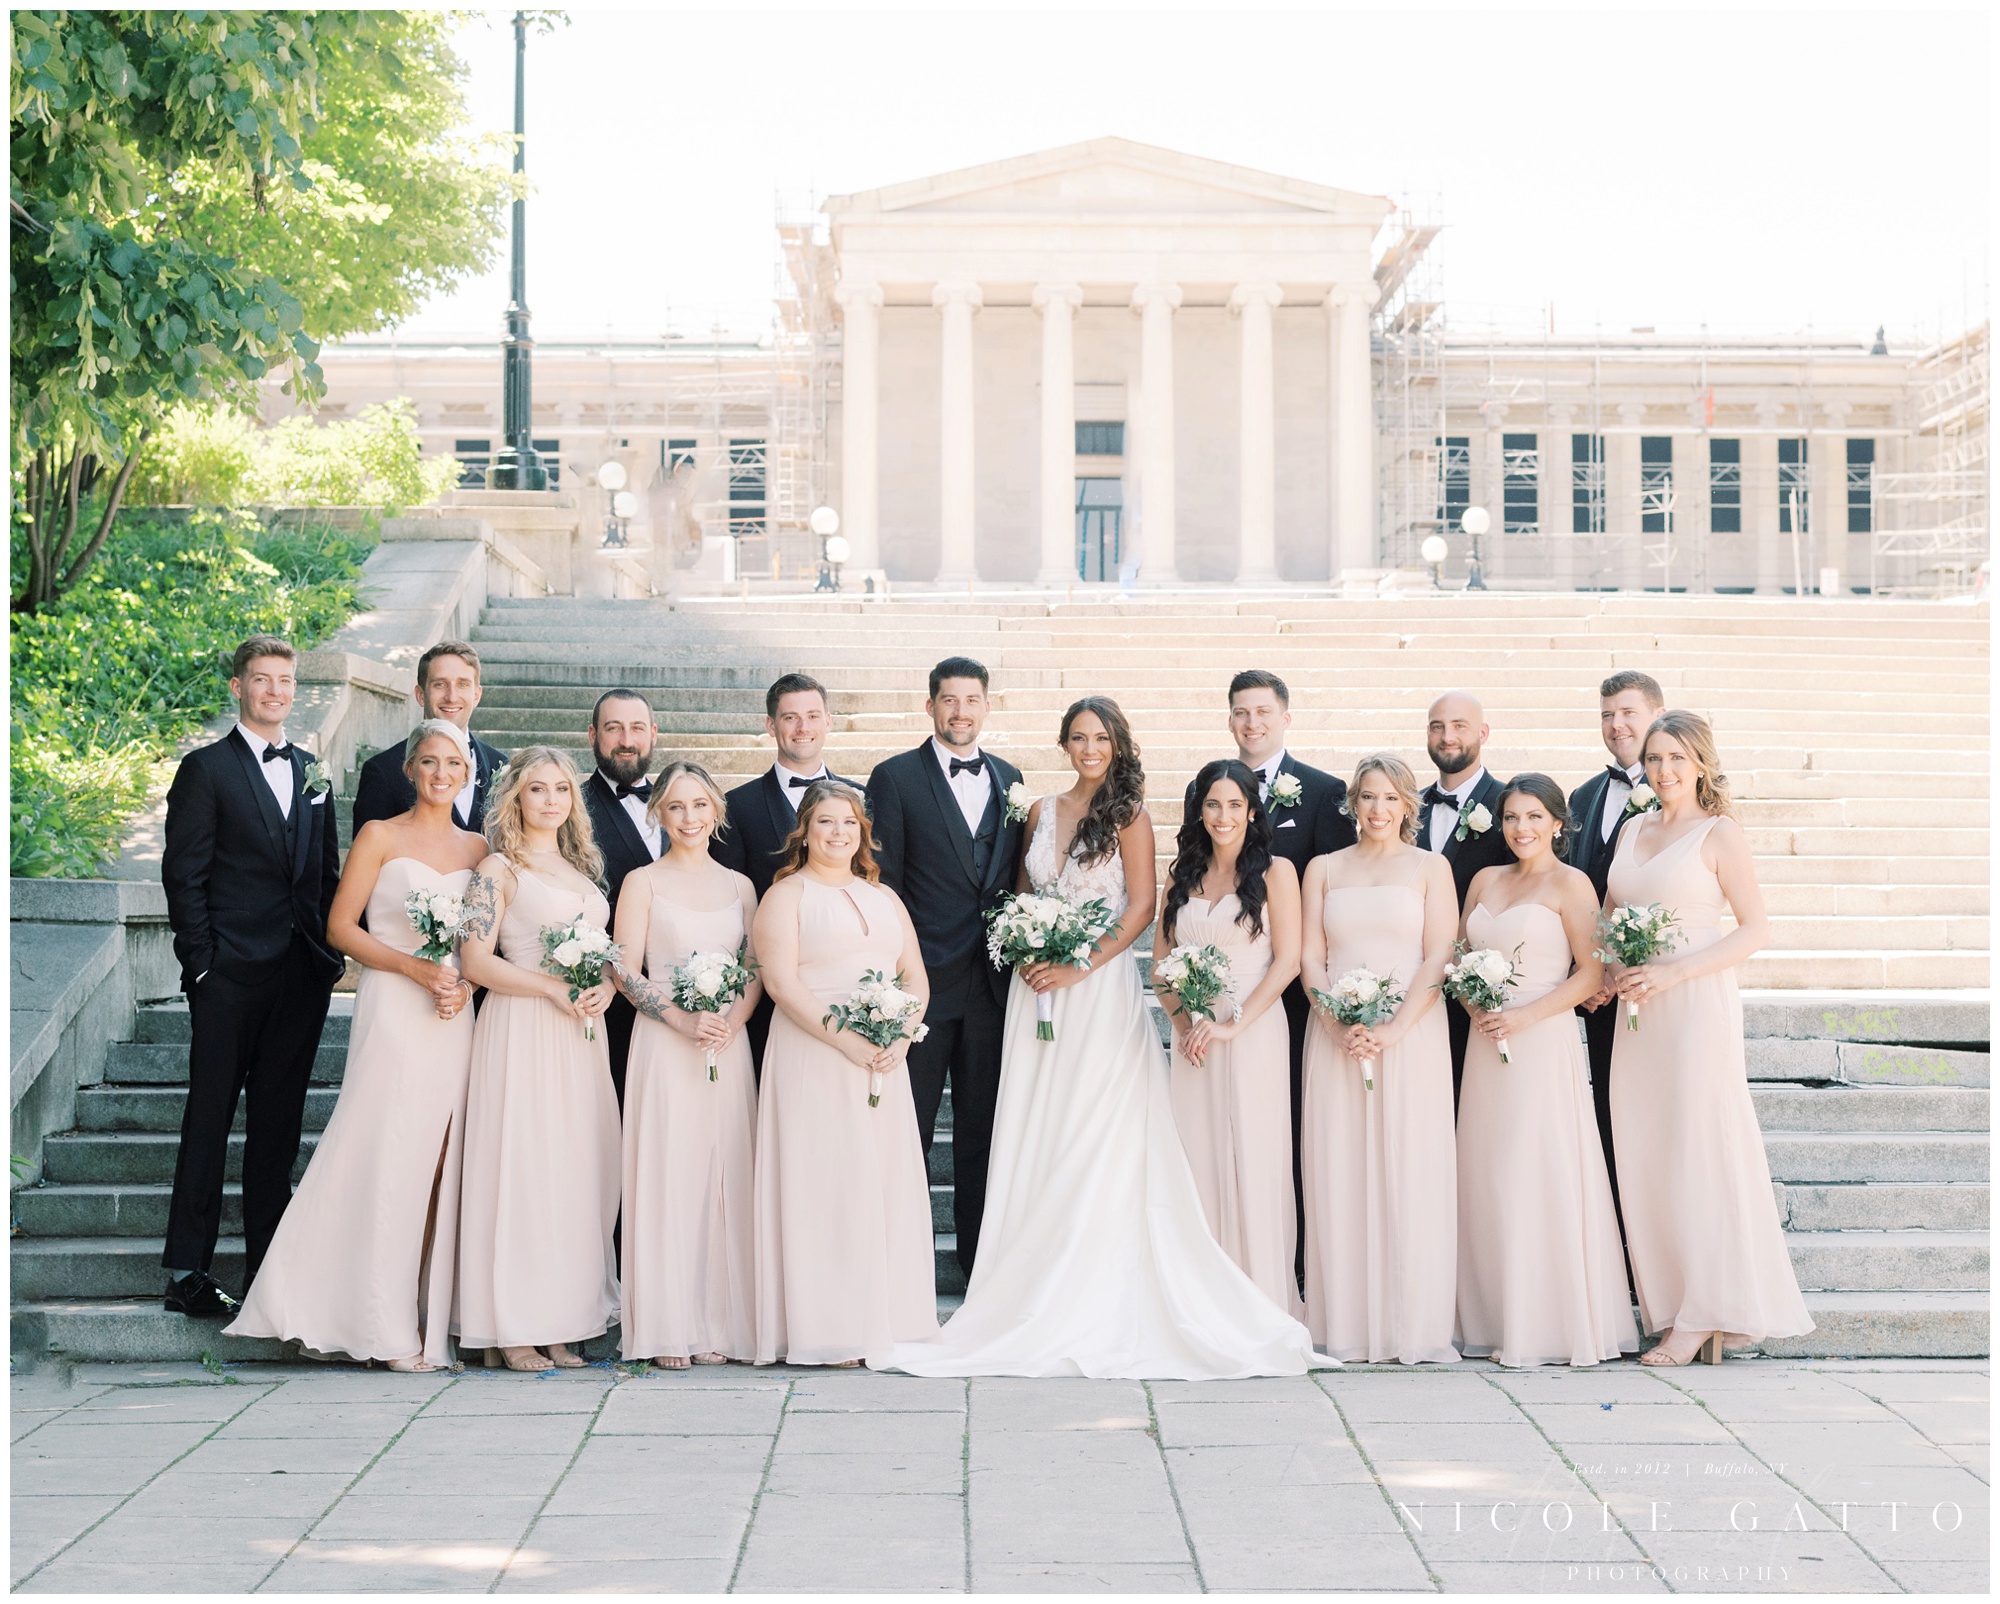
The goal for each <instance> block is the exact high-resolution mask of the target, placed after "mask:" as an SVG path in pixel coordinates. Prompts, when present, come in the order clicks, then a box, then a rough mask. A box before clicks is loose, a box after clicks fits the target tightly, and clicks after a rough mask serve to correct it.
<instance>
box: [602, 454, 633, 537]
mask: <svg viewBox="0 0 2000 1604" xmlns="http://www.w3.org/2000/svg"><path fill="white" fill-rule="evenodd" d="M597 488H598V489H599V490H602V491H603V492H604V493H605V503H604V545H605V547H606V549H607V550H608V549H611V548H613V547H621V546H623V545H625V543H626V541H625V521H626V520H627V519H628V518H630V517H631V516H632V515H633V514H634V513H636V512H637V511H638V510H639V498H638V497H637V496H635V495H633V494H632V492H631V491H629V490H627V489H626V488H625V464H624V463H622V462H619V461H617V460H616V459H613V460H612V461H609V462H606V463H603V464H602V465H601V466H599V468H598V470H597Z"/></svg>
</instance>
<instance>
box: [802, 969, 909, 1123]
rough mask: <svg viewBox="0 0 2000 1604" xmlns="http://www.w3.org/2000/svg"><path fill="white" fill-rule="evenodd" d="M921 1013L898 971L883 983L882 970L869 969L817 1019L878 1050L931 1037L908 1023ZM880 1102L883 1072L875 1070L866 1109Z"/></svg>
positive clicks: (869, 1084) (876, 1105) (870, 1078)
mask: <svg viewBox="0 0 2000 1604" xmlns="http://www.w3.org/2000/svg"><path fill="white" fill-rule="evenodd" d="M923 1010H924V1005H923V1000H922V999H921V998H919V997H917V996H916V995H915V994H914V993H912V992H907V991H905V990H903V976H902V973H901V972H900V971H898V973H897V975H896V978H895V979H894V980H884V979H883V978H882V971H881V970H879V969H871V970H869V971H868V973H867V974H865V975H863V976H862V977H861V984H860V985H858V986H856V987H855V988H854V990H853V991H852V992H851V993H850V994H849V995H848V999H847V1001H846V1002H844V1003H835V1004H834V1005H833V1006H832V1007H831V1008H829V1009H828V1010H827V1011H826V1012H825V1014H823V1015H822V1016H821V1017H820V1023H821V1024H822V1025H831V1026H833V1028H834V1029H835V1030H851V1031H853V1032H854V1034H855V1035H857V1036H859V1037H860V1038H861V1039H862V1040H863V1041H870V1042H873V1043H874V1044H875V1045H876V1046H877V1047H893V1046H894V1045H895V1044H896V1043H897V1042H899V1041H901V1040H902V1039H903V1038H904V1037H905V1036H907V1037H909V1038H910V1040H911V1041H912V1042H920V1041H922V1040H923V1039H924V1038H925V1037H926V1036H928V1035H929V1034H930V1033H931V1027H930V1026H929V1025H918V1026H916V1027H915V1028H914V1029H912V1028H911V1025H910V1021H911V1020H912V1019H914V1018H916V1016H917V1015H918V1014H920V1013H922V1012H923ZM881 1102H882V1071H881V1070H879V1069H878V1070H874V1071H872V1072H871V1073H870V1074H869V1077H868V1106H869V1107H870V1108H876V1107H879V1106H880V1104H881Z"/></svg>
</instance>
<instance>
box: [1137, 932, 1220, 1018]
mask: <svg viewBox="0 0 2000 1604" xmlns="http://www.w3.org/2000/svg"><path fill="white" fill-rule="evenodd" d="M1232 978H1233V977H1232V975H1231V973H1230V968H1229V954H1228V953H1226V952H1224V951H1223V950H1222V949H1221V948H1220V947H1218V946H1215V945H1214V944H1212V943H1211V944H1209V945H1207V946H1201V947H1176V948H1174V950H1173V951H1172V952H1170V953H1168V954H1167V955H1166V957H1164V958H1162V959H1160V960H1159V962H1157V963H1156V964H1154V965H1153V984H1154V985H1156V986H1159V985H1164V986H1165V987H1166V988H1167V989H1168V990H1169V991H1171V992H1172V993H1173V994H1174V1000H1175V1001H1176V1002H1178V1003H1179V1004H1180V1005H1181V1007H1182V1008H1183V1009H1184V1010H1185V1011H1186V1013H1187V1016H1188V1018H1190V1019H1213V1018H1215V1010H1216V1005H1217V1004H1219V1003H1220V1002H1221V1001H1222V999H1223V998H1225V997H1227V996H1229V995H1230V990H1229V982H1230V980H1231V979H1232Z"/></svg>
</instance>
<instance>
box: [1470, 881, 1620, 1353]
mask: <svg viewBox="0 0 2000 1604" xmlns="http://www.w3.org/2000/svg"><path fill="white" fill-rule="evenodd" d="M1465 933H1466V939H1467V940H1468V941H1469V942H1470V943H1471V945H1472V946H1474V947H1490V948H1493V949H1494V950H1495V951H1498V952H1503V953H1506V954H1508V955H1509V956H1510V957H1513V958H1514V960H1515V965H1516V971H1517V976H1518V978H1517V979H1516V980H1515V982H1514V985H1513V986H1512V987H1511V988H1510V989H1509V990H1508V993H1507V1006H1508V1007H1509V1008H1514V1007H1519V1006H1520V1005H1522V1004H1524V1003H1531V1002H1533V1001H1535V1000H1536V999H1537V998H1538V997H1544V996H1546V995H1548V993H1549V992H1551V991H1553V990H1555V988H1556V987H1558V986H1560V985H1561V984H1562V983H1563V982H1564V981H1566V980H1568V979H1569V975H1570V969H1571V966H1572V963H1573V955H1572V954H1571V952H1570V945H1569V933H1568V931H1567V930H1565V929H1564V927H1563V921H1562V915H1561V914H1559V913H1557V912H1556V911H1555V909H1553V908H1548V907H1544V906H1542V905H1541V904H1539V903H1533V902H1517V903H1516V904H1514V906H1513V907H1511V908H1503V909H1501V910H1500V911H1499V912H1498V913H1495V912H1493V911H1491V910H1490V909H1488V908H1486V907H1484V906H1481V907H1477V908H1474V909H1473V910H1472V912H1471V914H1470V915H1469V916H1468V917H1467V919H1466V924H1465ZM1507 1051H1508V1054H1509V1055H1510V1057H1511V1058H1512V1060H1513V1062H1511V1063H1503V1062H1502V1061H1501V1058H1500V1050H1499V1048H1498V1047H1496V1046H1495V1045H1494V1043H1493V1042H1492V1041H1491V1040H1489V1039H1488V1038H1487V1037H1486V1036H1484V1035H1482V1034H1480V1033H1479V1032H1478V1031H1476V1030H1475V1031H1474V1032H1473V1033H1472V1036H1471V1038H1470V1040H1469V1041H1468V1043H1467V1045H1466V1050H1465V1083H1464V1090H1463V1092H1462V1094H1461V1099H1460V1102H1459V1108H1458V1330H1459V1337H1460V1342H1461V1346H1462V1347H1463V1349H1464V1351H1465V1353H1466V1355H1467V1356H1468V1357H1474V1358H1484V1357H1486V1356H1488V1355H1489V1354H1490V1355H1491V1356H1492V1357H1493V1358H1494V1359H1495V1360H1497V1361H1498V1362H1499V1363H1501V1364H1503V1365H1517V1366H1527V1365H1545V1364H1568V1365H1594V1364H1597V1363H1599V1362H1600V1361H1602V1360H1606V1359H1616V1358H1617V1357H1618V1356H1619V1354H1621V1353H1632V1352H1635V1351H1636V1350H1637V1349H1638V1346H1639V1331H1638V1327H1637V1326H1636V1325H1635V1324H1634V1323H1633V1320H1632V1300H1631V1298H1630V1296H1629V1295H1628V1294H1627V1292H1626V1288H1625V1254H1624V1251H1623V1249H1622V1248H1621V1247H1620V1246H1619V1242H1618V1217H1617V1214H1616V1213H1615V1212H1614V1211H1613V1209H1612V1206H1611V1178H1610V1176H1609V1174H1607V1172H1606V1170H1605V1167H1604V1146H1603V1143H1602V1142H1600V1141H1599V1139H1598V1135H1597V1115H1596V1111H1595V1107H1594V1105H1593V1104H1592V1102H1591V1099H1590V1057H1589V1054H1588V1053H1587V1052H1586V1051H1585V1049H1584V1045H1583V1038H1582V1036H1581V1035H1580V1034H1579V1033H1578V1031H1577V1027H1576V1015H1575V1014H1574V1013H1573V1012H1571V1011H1570V1010H1569V1009H1567V1008H1566V1009H1564V1010H1563V1011H1562V1012H1561V1013H1559V1014H1556V1015H1554V1016H1552V1017H1551V1018H1548V1019H1544V1020H1542V1021H1541V1022H1540V1023H1539V1024H1535V1025H1530V1026H1529V1027H1528V1028H1527V1029H1526V1030H1517V1031H1515V1032H1514V1033H1513V1034H1512V1035H1510V1036H1509V1037H1508V1038H1507Z"/></svg>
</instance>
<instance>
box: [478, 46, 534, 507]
mask: <svg viewBox="0 0 2000 1604" xmlns="http://www.w3.org/2000/svg"><path fill="white" fill-rule="evenodd" d="M527 71H528V14H527V12H525V11H517V12H515V13H514V176H515V178H516V179H517V180H518V179H519V178H520V177H521V175H522V174H523V173H524V172H526V170H527V151H528V111H527V107H528V101H527ZM513 224H514V227H513V236H514V239H513V261H512V265H511V271H510V274H509V277H508V286H507V337H506V339H504V340H502V341H501V342H500V351H501V402H500V418H501V430H502V432H503V433H504V434H505V435H506V437H507V440H506V444H505V445H504V446H503V447H502V448H501V451H500V455H499V456H498V457H496V458H495V459H494V461H493V472H492V475H491V477H490V478H489V479H488V481H487V482H488V483H489V484H491V485H492V487H493V488H494V489H495V490H546V489H548V488H549V470H548V469H547V468H546V467H545V466H543V463H542V459H541V457H540V456H539V455H537V454H536V451H535V420H534V414H535V407H534V385H533V382H532V373H531V367H532V364H533V360H534V351H535V342H534V341H533V340H532V339H531V338H529V335H528V202H527V200H526V198H525V197H524V196H522V195H521V194H520V192H519V191H516V193H515V197H514V217H513Z"/></svg>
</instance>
